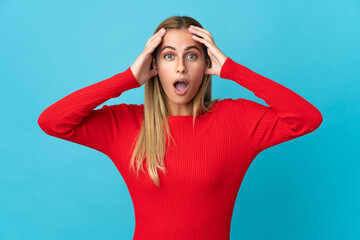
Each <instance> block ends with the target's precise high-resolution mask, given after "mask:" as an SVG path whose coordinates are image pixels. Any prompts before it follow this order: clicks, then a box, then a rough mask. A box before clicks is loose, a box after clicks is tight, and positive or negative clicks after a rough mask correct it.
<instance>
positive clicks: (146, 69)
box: [130, 28, 166, 85]
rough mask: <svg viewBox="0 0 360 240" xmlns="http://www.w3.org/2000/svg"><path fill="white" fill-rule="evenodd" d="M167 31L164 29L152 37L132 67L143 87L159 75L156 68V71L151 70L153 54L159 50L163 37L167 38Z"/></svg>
mask: <svg viewBox="0 0 360 240" xmlns="http://www.w3.org/2000/svg"><path fill="white" fill-rule="evenodd" d="M165 33H166V29H165V28H162V29H160V30H159V31H158V32H157V33H155V34H154V35H152V36H151V37H150V38H149V39H148V41H147V42H146V45H145V49H144V51H143V52H141V53H140V54H139V56H138V58H137V59H136V60H135V62H134V63H133V64H132V65H131V66H130V69H131V71H132V73H133V74H134V77H135V78H136V81H137V82H138V83H139V84H140V85H143V84H144V83H145V82H147V81H148V80H149V79H150V78H152V77H154V76H156V75H157V74H158V72H157V69H156V66H155V67H154V69H151V70H150V65H151V63H152V53H153V52H154V50H155V49H156V48H157V46H158V45H159V44H160V43H161V42H162V39H163V37H164V36H165Z"/></svg>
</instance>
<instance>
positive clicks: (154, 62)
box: [152, 57, 157, 68]
mask: <svg viewBox="0 0 360 240" xmlns="http://www.w3.org/2000/svg"><path fill="white" fill-rule="evenodd" d="M152 67H153V68H157V66H156V59H155V57H153V59H152Z"/></svg>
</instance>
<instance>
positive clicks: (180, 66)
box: [176, 58, 186, 73]
mask: <svg viewBox="0 0 360 240" xmlns="http://www.w3.org/2000/svg"><path fill="white" fill-rule="evenodd" d="M179 59H180V60H179V61H178V62H177V66H176V69H177V73H179V72H180V73H182V72H185V70H186V68H185V65H184V60H183V59H182V58H179Z"/></svg>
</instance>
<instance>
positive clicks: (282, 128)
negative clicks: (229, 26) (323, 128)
mask: <svg viewBox="0 0 360 240" xmlns="http://www.w3.org/2000/svg"><path fill="white" fill-rule="evenodd" d="M220 77H221V78H225V79H229V80H233V81H235V82H237V83H238V84H239V85H241V86H243V87H245V88H247V89H248V90H250V91H252V92H253V93H254V94H255V96H257V97H259V98H261V99H263V100H264V101H265V102H266V103H267V104H268V105H269V106H264V105H262V104H259V103H257V102H254V101H250V100H247V99H242V98H239V99H236V100H234V101H235V102H236V109H235V111H236V113H237V115H238V117H239V118H240V119H242V122H243V124H244V125H245V131H246V132H247V135H248V137H249V138H250V142H251V144H252V146H253V148H254V151H255V153H256V154H258V153H259V152H261V151H263V150H265V149H267V148H269V147H271V146H274V145H277V144H280V143H282V142H285V141H289V140H291V139H294V138H296V137H300V136H302V135H305V134H308V133H310V132H312V131H314V130H315V129H317V128H318V127H319V126H320V124H321V123H322V120H323V118H322V115H321V113H320V111H319V110H318V109H317V108H315V107H314V106H313V105H312V104H311V103H309V102H308V101H306V100H305V99H304V98H302V97H301V96H300V95H298V94H297V93H295V92H293V91H292V90H290V89H288V88H286V87H284V86H283V85H280V84H279V83H277V82H275V81H272V80H270V79H268V78H266V77H263V76H261V75H259V74H257V73H255V72H254V71H252V70H250V69H249V68H247V67H245V66H243V65H240V64H238V63H236V62H235V61H233V60H232V59H230V58H229V57H228V58H227V59H226V61H225V62H224V64H223V66H222V68H221V71H220ZM238 107H239V108H238Z"/></svg>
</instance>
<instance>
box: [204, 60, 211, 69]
mask: <svg viewBox="0 0 360 240" xmlns="http://www.w3.org/2000/svg"><path fill="white" fill-rule="evenodd" d="M205 67H206V68H210V58H206V59H205Z"/></svg>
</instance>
